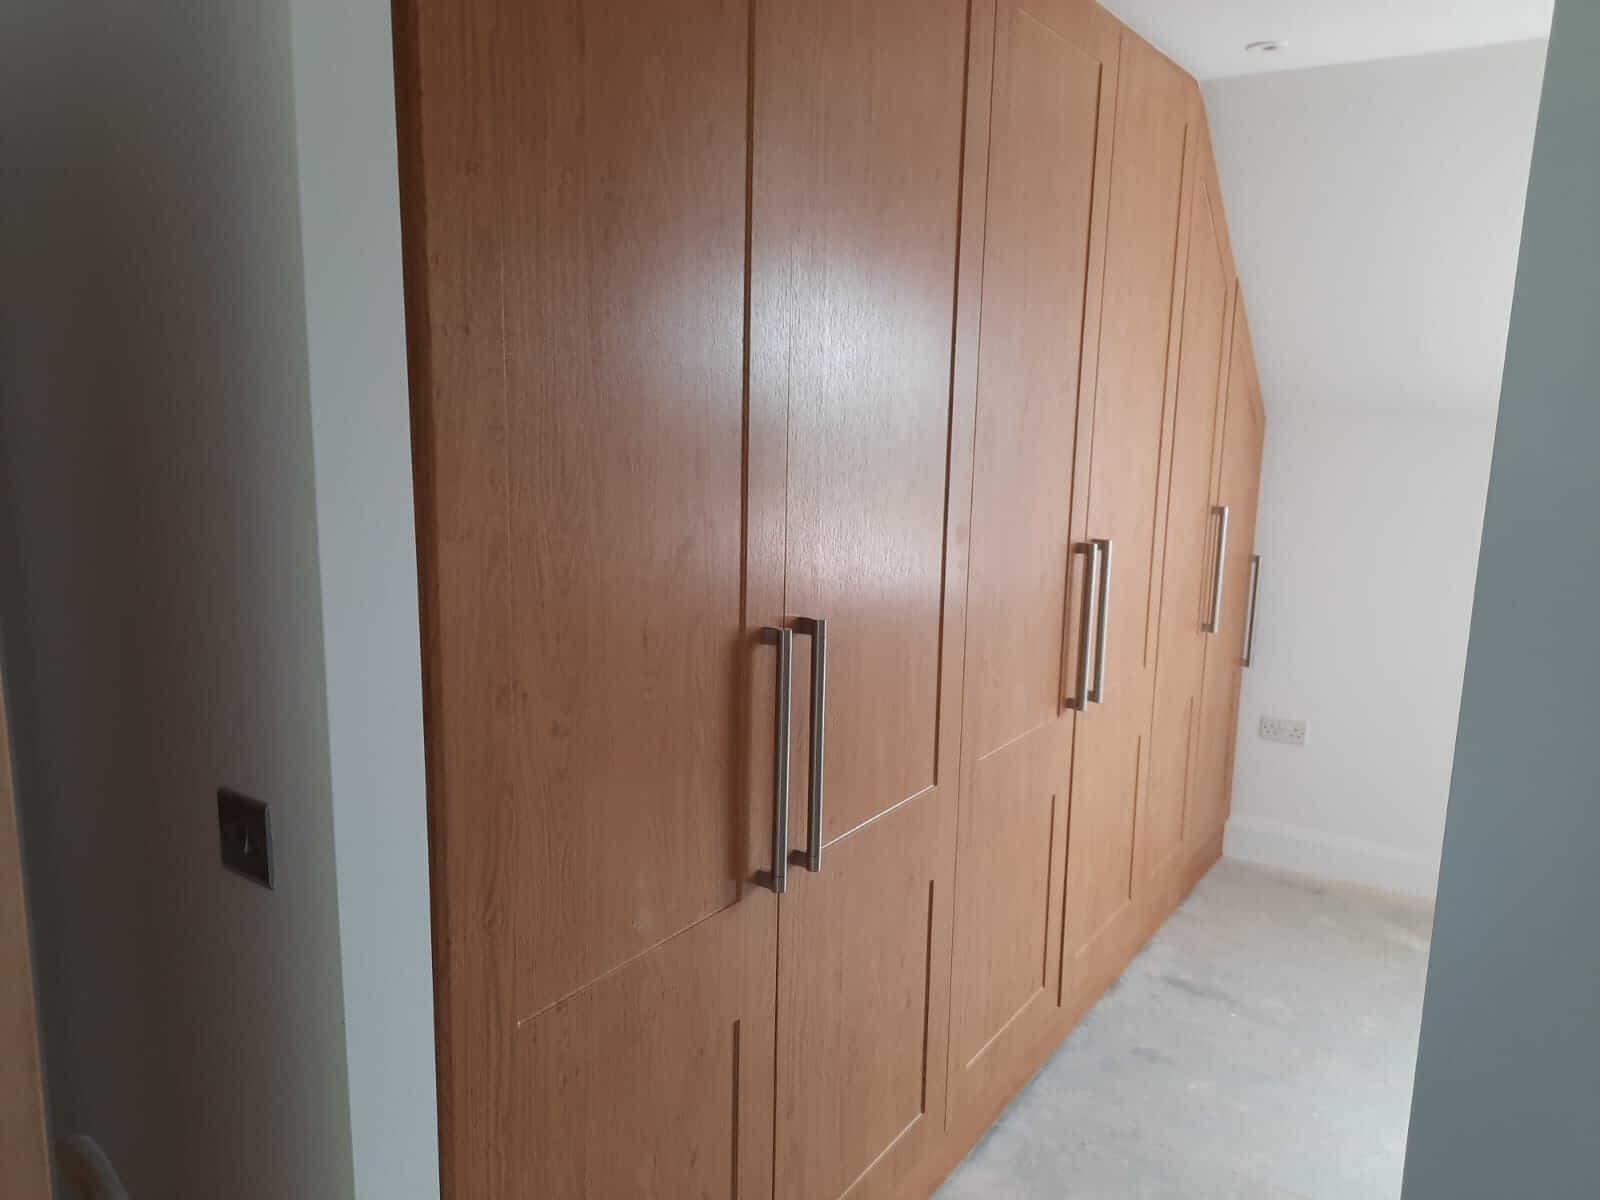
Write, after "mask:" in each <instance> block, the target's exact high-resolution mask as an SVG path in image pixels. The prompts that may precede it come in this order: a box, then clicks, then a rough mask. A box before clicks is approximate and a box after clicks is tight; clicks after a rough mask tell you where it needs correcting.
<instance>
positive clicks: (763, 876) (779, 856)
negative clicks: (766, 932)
mask: <svg viewBox="0 0 1600 1200" xmlns="http://www.w3.org/2000/svg"><path fill="white" fill-rule="evenodd" d="M761 640H762V641H764V642H774V643H776V644H777V647H778V704H777V721H776V726H777V730H776V732H777V743H778V750H777V758H776V761H775V762H774V763H773V768H772V791H773V797H774V799H773V812H772V870H771V871H770V872H769V871H761V872H759V873H758V874H757V875H756V882H758V883H760V884H761V885H762V886H763V887H768V888H771V889H772V890H773V891H774V892H776V893H777V894H778V895H780V896H781V895H783V893H784V892H785V891H786V890H787V889H788V886H789V738H790V728H789V708H790V702H789V693H790V691H791V690H792V688H793V684H794V633H793V631H792V630H788V629H778V628H776V627H774V626H771V625H769V626H767V627H766V628H764V629H763V630H762V631H761Z"/></svg>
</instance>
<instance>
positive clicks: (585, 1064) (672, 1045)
mask: <svg viewBox="0 0 1600 1200" xmlns="http://www.w3.org/2000/svg"><path fill="white" fill-rule="evenodd" d="M776 903H777V902H776V899H775V898H774V897H772V896H770V895H768V896H762V897H757V898H752V900H751V901H750V902H749V903H746V904H741V905H738V906H737V907H735V908H734V909H732V910H730V911H729V912H727V913H723V914H719V915H718V916H716V917H713V918H712V919H711V920H709V921H704V922H702V923H701V924H699V925H697V926H695V927H694V928H693V929H691V930H689V931H687V932H686V933H683V934H680V935H679V936H678V937H677V938H675V939H673V941H671V942H669V943H668V944H667V945H666V946H663V947H660V948H659V949H657V950H656V951H654V952H652V953H650V954H647V955H645V956H643V957H642V958H639V959H635V960H634V961H633V962H631V963H629V964H628V965H627V966H626V967H624V968H622V969H621V970H619V971H617V972H615V973H613V974H611V975H609V976H607V977H606V978H605V979H603V980H601V981H600V982H599V983H597V984H595V985H593V986H592V987H589V988H586V989H585V990H584V991H582V992H581V993H579V994H578V995H576V996H574V997H573V998H572V999H570V1000H566V1001H563V1002H562V1003H560V1004H558V1005H556V1006H555V1007H554V1008H551V1009H547V1010H546V1011H545V1012H543V1013H541V1014H540V1015H539V1016H538V1017H535V1018H534V1019H533V1020H532V1021H530V1022H528V1024H527V1025H526V1026H525V1027H524V1028H523V1029H522V1030H521V1031H520V1032H519V1033H518V1036H517V1045H516V1057H517V1074H518V1077H519V1078H520V1079H523V1080H525V1081H526V1083H525V1086H524V1087H523V1088H522V1089H521V1091H520V1096H519V1102H520V1104H521V1106H522V1107H521V1111H520V1113H519V1118H518V1125H519V1127H520V1128H521V1129H523V1130H525V1131H526V1136H525V1137H524V1138H523V1139H522V1143H521V1145H520V1147H519V1151H520V1153H521V1155H522V1162H521V1170H520V1171H519V1173H518V1177H517V1185H516V1189H515V1191H514V1192H510V1193H507V1194H508V1195H515V1196H517V1197H525V1198H526V1200H536V1198H544V1197H558V1196H560V1197H566V1196H572V1197H580V1196H581V1197H585V1198H586V1200H635V1198H637V1197H641V1196H659V1197H663V1198H667V1197H678V1196H695V1197H729V1198H735V1197H741V1196H742V1197H749V1198H754V1197H765V1196H768V1195H770V1194H771V1188H772V1118H771V1111H772V1110H771V1101H770V1096H771V1094H772V1086H773V1082H772V1070H773V1060H772V1038H773V1018H774V1015H775V1013H776V1011H777V1006H776V1002H775V997H774V993H773V987H774V979H773V972H772V962H773V959H774V956H775V954H776V949H777V947H776V945H775V943H774V931H775V925H774V921H773V909H774V908H775V907H776ZM642 1015H643V1016H645V1017H646V1019H641V1016H642Z"/></svg>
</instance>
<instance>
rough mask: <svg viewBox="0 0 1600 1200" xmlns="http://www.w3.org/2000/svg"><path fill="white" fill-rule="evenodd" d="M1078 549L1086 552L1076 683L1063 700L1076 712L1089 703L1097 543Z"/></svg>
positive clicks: (1097, 586)
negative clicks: (1073, 689) (1071, 691)
mask: <svg viewBox="0 0 1600 1200" xmlns="http://www.w3.org/2000/svg"><path fill="white" fill-rule="evenodd" d="M1074 553H1079V551H1074ZM1081 553H1083V554H1086V555H1088V557H1089V562H1088V564H1087V565H1086V566H1085V567H1084V569H1083V612H1082V615H1081V617H1080V619H1079V621H1078V686H1077V689H1076V690H1075V691H1074V692H1073V694H1072V695H1070V696H1068V697H1067V701H1066V703H1067V707H1068V708H1071V709H1076V710H1077V711H1078V712H1083V711H1084V710H1085V709H1087V708H1088V707H1089V699H1090V697H1089V661H1090V656H1091V654H1092V652H1093V650H1094V641H1093V639H1094V626H1095V605H1096V604H1097V603H1098V601H1099V596H1100V543H1099V542H1089V543H1087V544H1086V545H1085V546H1084V547H1083V549H1082V551H1081Z"/></svg>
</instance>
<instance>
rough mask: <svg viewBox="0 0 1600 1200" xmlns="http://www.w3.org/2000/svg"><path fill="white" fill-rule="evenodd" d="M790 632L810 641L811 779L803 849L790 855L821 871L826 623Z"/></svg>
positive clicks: (814, 621)
mask: <svg viewBox="0 0 1600 1200" xmlns="http://www.w3.org/2000/svg"><path fill="white" fill-rule="evenodd" d="M794 631H795V632H796V633H798V634H800V635H801V636H802V637H808V638H810V639H811V777H810V780H809V781H808V783H807V801H808V804H809V809H808V811H807V816H806V848H805V849H804V850H796V851H794V852H793V854H791V855H790V859H791V861H793V862H794V864H795V866H797V867H804V868H805V869H806V870H808V871H820V870H822V787H823V778H824V777H823V773H822V772H823V767H824V765H825V763H826V753H825V750H826V747H825V743H824V738H823V734H824V732H825V731H826V729H827V717H828V622H827V621H826V620H823V619H821V618H812V617H799V618H797V619H796V620H795V622H794Z"/></svg>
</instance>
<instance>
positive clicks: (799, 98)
mask: <svg viewBox="0 0 1600 1200" xmlns="http://www.w3.org/2000/svg"><path fill="white" fill-rule="evenodd" d="M967 17H968V14H967V0H812V2H811V3H806V4H795V3H788V2H785V0H761V2H760V3H758V4H757V5H756V10H755V22H756V24H755V35H754V46H755V61H756V64H757V67H756V77H755V89H754V125H753V142H752V145H753V147H754V154H755V158H754V171H753V176H752V182H753V188H754V191H753V208H752V217H753V224H752V229H751V238H752V243H751V244H752V256H753V257H752V276H751V288H752V291H751V301H752V308H751V334H750V336H751V384H750V386H751V395H752V398H753V400H756V399H759V398H761V397H765V396H767V395H770V394H776V395H779V396H782V397H783V398H784V400H785V403H786V406H787V412H788V414H789V425H788V483H789V488H788V503H787V528H786V545H787V556H786V563H787V566H786V576H785V579H786V584H785V607H786V609H787V613H788V616H789V617H790V618H791V619H793V618H801V617H819V618H825V619H826V620H827V621H828V643H829V656H828V689H827V711H826V722H827V724H826V747H827V754H826V774H825V782H826V807H825V816H826V822H825V825H824V841H825V843H826V849H825V850H824V852H823V856H822V870H821V873H820V874H818V875H812V874H810V873H808V872H806V871H804V870H802V869H799V868H792V869H791V871H790V876H789V891H788V894H787V895H786V896H784V898H783V900H782V902H781V905H780V931H779V945H780V961H779V1004H778V1035H777V1051H778V1057H777V1062H778V1074H777V1080H778V1081H777V1088H778V1095H779V1097H780V1101H779V1108H778V1115H777V1148H776V1150H777V1152H776V1189H777V1195H778V1196H779V1197H781V1198H783V1200H802V1198H803V1200H836V1198H837V1197H839V1196H842V1195H844V1194H845V1192H846V1191H847V1190H848V1191H849V1192H850V1195H851V1196H852V1198H853V1200H861V1198H863V1197H871V1196H889V1195H894V1194H896V1191H897V1189H899V1188H901V1187H903V1186H905V1181H906V1179H907V1177H908V1173H909V1172H911V1171H912V1170H913V1169H914V1168H915V1167H916V1166H917V1165H919V1164H920V1163H922V1162H923V1161H924V1160H925V1159H926V1157H927V1155H928V1152H929V1151H930V1149H931V1148H932V1147H933V1146H934V1145H935V1144H936V1142H937V1139H938V1137H939V1135H940V1134H941V1132H942V1129H943V1113H944V1075H945V1053H946V1048H947V1042H948V1038H947V1033H948V1013H949V986H948V981H949V943H950V925H951V913H952V898H951V892H950V881H951V874H952V871H953V866H954V857H955V827H954V819H955V796H954V793H955V788H956V784H957V779H956V760H957V754H958V750H959V743H958V741H957V735H958V733H959V722H958V718H957V714H958V713H959V712H960V699H959V696H960V678H961V661H960V635H961V630H962V612H961V609H962V605H961V600H962V599H963V596H964V581H965V566H964V546H963V545H962V540H963V539H962V534H963V530H962V528H961V526H960V523H959V522H957V523H954V524H952V526H951V527H950V535H949V537H948V538H947V524H946V517H947V511H946V510H947V504H946V500H947V496H951V495H954V496H961V497H963V500H964V499H965V497H966V496H968V495H970V491H969V488H970V479H971V449H970V446H971V407H972V401H971V396H970V395H968V396H967V397H966V399H965V401H964V402H963V403H962V404H958V405H953V404H952V394H953V388H952V353H953V351H952V330H953V327H954V321H955V316H956V296H955V275H956V267H957V262H956V235H957V222H958V219H959V215H960V200H961V195H960V187H961V155H962V132H963V129H962V101H963V85H964V77H965V70H966V54H965V52H966V38H967ZM958 583H959V584H960V585H961V586H960V588H959V590H958V588H957V585H958ZM809 649H810V647H809V646H808V639H806V638H804V637H798V638H797V639H796V659H797V666H796V683H795V694H794V712H795V715H796V720H795V736H794V757H793V769H794V780H795V785H794V797H795V798H794V805H793V822H792V831H793V844H794V845H795V846H796V847H801V846H804V845H805V844H806V840H807V839H806V812H807V806H806V802H805V801H806V794H807V789H806V780H807V768H808V763H809V755H808V748H809V745H810V741H809V734H810V729H809V721H808V720H807V719H806V714H807V713H808V711H809V702H808V697H809V689H808V685H807V672H806V670H805V668H804V662H805V655H806V653H807V652H808V650H809Z"/></svg>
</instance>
